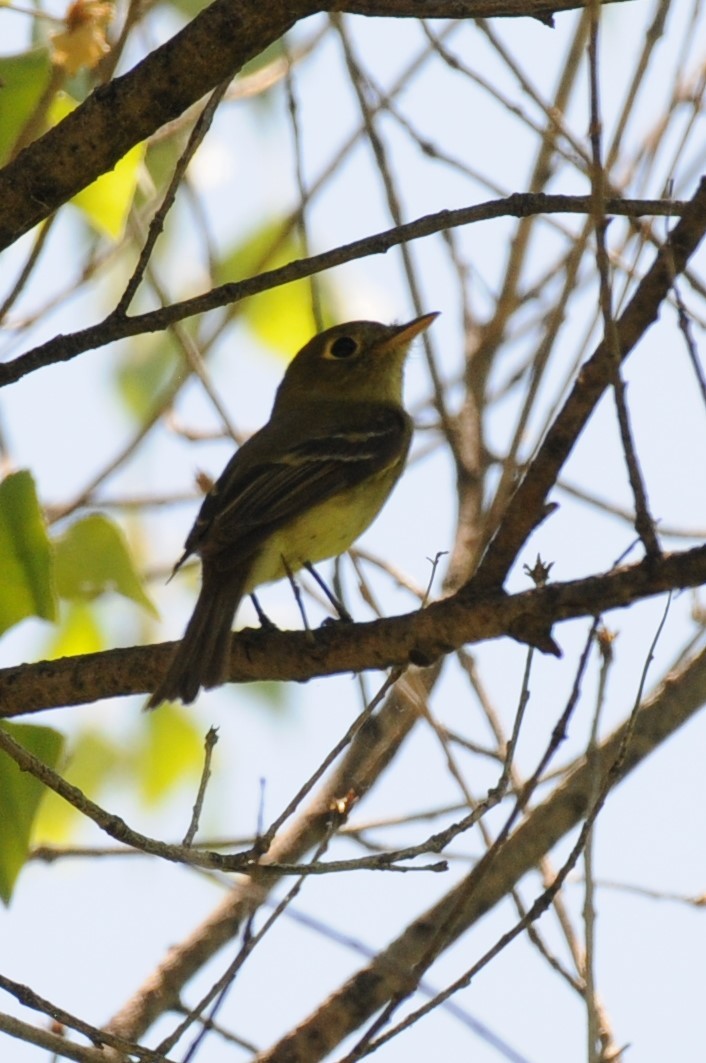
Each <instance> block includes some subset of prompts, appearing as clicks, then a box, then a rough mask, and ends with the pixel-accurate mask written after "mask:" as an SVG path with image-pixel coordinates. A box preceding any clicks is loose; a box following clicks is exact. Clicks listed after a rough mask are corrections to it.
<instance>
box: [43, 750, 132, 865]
mask: <svg viewBox="0 0 706 1063" xmlns="http://www.w3.org/2000/svg"><path fill="white" fill-rule="evenodd" d="M124 759H125V758H124V753H123V750H122V749H121V748H120V746H118V745H116V744H115V743H114V742H111V741H110V740H109V739H108V738H107V737H106V736H105V735H103V734H99V733H98V732H96V731H92V730H89V731H83V732H81V733H80V734H79V735H78V737H77V738H75V739H72V744H71V749H70V752H69V753H68V757H67V760H68V763H67V764H66V767H65V769H64V770H63V772H62V773H63V776H64V778H65V779H66V781H67V782H70V783H71V784H72V785H73V786H78V788H79V789H80V790H82V791H83V792H84V793H86V794H91V795H95V794H96V793H98V792H99V790H100V789H101V787H105V785H106V784H107V783H108V782H111V781H113V780H114V779H115V778H117V777H120V776H121V775H122V774H124V773H123V771H122V769H123V765H124ZM82 819H83V817H82V815H81V813H80V812H79V811H78V810H77V809H75V808H74V807H73V805H70V804H69V803H68V801H64V799H63V798H61V797H59V795H58V794H55V793H54V791H53V790H48V791H47V793H46V798H45V800H44V801H42V804H41V806H40V808H39V812H38V814H37V816H36V819H35V822H34V829H33V832H32V841H33V843H34V844H37V843H50V844H54V845H58V844H61V843H64V842H66V841H68V839H69V838H70V837H71V832H72V830H73V827H74V825H75V824H76V823H78V822H80V821H81V820H82Z"/></svg>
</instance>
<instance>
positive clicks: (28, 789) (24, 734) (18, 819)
mask: <svg viewBox="0 0 706 1063" xmlns="http://www.w3.org/2000/svg"><path fill="white" fill-rule="evenodd" d="M2 727H3V729H4V730H5V731H7V732H8V733H9V734H10V735H11V736H12V737H13V738H14V739H15V741H16V742H19V743H20V744H21V745H22V746H24V748H25V749H27V750H29V752H30V753H34V755H35V756H36V757H39V759H40V760H42V761H43V762H44V763H45V764H48V765H49V767H50V768H54V767H56V764H57V762H58V760H59V756H60V754H61V750H62V747H63V743H64V739H63V736H62V735H61V734H59V732H58V731H53V730H52V729H51V728H50V727H30V726H28V725H26V724H10V723H3V725H2ZM47 792H48V791H47V788H46V787H45V786H44V785H43V783H40V782H39V780H38V779H35V778H34V776H32V775H30V774H29V772H26V771H20V769H19V768H18V766H17V765H16V764H15V762H14V760H11V759H10V757H8V756H6V755H5V754H3V753H1V752H0V808H1V809H2V815H0V898H2V900H3V901H4V903H5V904H8V903H9V901H10V898H11V896H12V891H13V888H14V885H15V881H16V879H17V876H18V874H19V873H20V871H21V870H22V867H23V866H24V864H25V861H26V860H27V853H28V852H29V843H30V837H31V834H32V828H33V825H34V822H35V818H36V816H37V810H38V808H39V802H40V801H41V799H42V797H43V796H44V795H45V794H46V793H47Z"/></svg>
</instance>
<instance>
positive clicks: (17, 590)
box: [0, 471, 56, 633]
mask: <svg viewBox="0 0 706 1063" xmlns="http://www.w3.org/2000/svg"><path fill="white" fill-rule="evenodd" d="M52 576H53V572H52V553H51V543H50V542H49V539H48V538H47V532H46V527H45V525H44V517H43V516H42V512H41V510H40V508H39V502H38V500H37V492H36V490H35V486H34V480H33V479H32V476H31V474H30V473H29V472H26V471H23V472H16V473H13V474H12V475H11V476H8V477H6V478H5V479H4V480H3V481H2V483H0V633H2V632H3V631H7V629H8V628H10V627H12V626H13V624H17V623H19V621H20V620H24V618H25V617H27V616H39V617H41V618H42V619H43V620H54V619H56V596H55V592H54V586H53V581H52Z"/></svg>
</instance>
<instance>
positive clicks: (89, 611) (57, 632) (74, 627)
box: [42, 601, 106, 661]
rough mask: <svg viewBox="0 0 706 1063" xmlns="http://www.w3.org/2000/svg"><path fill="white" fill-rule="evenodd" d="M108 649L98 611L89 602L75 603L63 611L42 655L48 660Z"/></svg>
mask: <svg viewBox="0 0 706 1063" xmlns="http://www.w3.org/2000/svg"><path fill="white" fill-rule="evenodd" d="M105 648H106V639H105V635H104V633H103V631H102V629H101V627H100V625H99V623H98V619H97V617H96V610H95V609H94V608H93V607H92V606H91V605H90V604H88V603H87V602H80V601H75V602H71V604H70V605H69V606H65V607H64V608H63V609H62V610H61V614H60V617H59V623H58V625H57V626H56V628H55V629H54V630H53V634H52V637H51V639H49V641H48V644H47V646H46V648H45V650H44V653H43V654H42V656H43V657H45V658H46V659H47V660H50V661H51V660H55V659H56V658H57V657H76V656H77V655H78V654H80V653H98V652H99V650H104V649H105Z"/></svg>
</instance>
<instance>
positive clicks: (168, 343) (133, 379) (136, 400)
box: [116, 333, 174, 423]
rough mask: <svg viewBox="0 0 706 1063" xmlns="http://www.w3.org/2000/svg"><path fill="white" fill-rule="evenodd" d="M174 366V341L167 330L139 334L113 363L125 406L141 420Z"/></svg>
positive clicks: (151, 405)
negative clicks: (115, 363)
mask: <svg viewBox="0 0 706 1063" xmlns="http://www.w3.org/2000/svg"><path fill="white" fill-rule="evenodd" d="M173 367H174V343H173V340H172V339H171V337H170V336H169V335H168V334H167V333H162V334H161V335H152V336H140V337H139V339H138V341H137V342H135V341H133V342H132V343H131V344H130V345H129V347H128V348H127V350H125V352H124V353H123V354H122V356H121V358H120V361H119V362H118V365H117V370H116V378H117V384H118V392H119V394H120V397H121V398H122V400H123V402H124V404H125V406H126V408H127V410H128V411H129V413H131V414H132V415H133V416H134V417H135V419H136V420H137V421H138V422H139V423H141V422H142V421H143V420H144V419H145V417H146V416H147V414H148V413H150V411H151V410H152V408H153V406H154V401H155V396H156V395H159V394H160V392H161V391H162V388H163V387H164V385H165V384H166V382H167V380H168V379H169V377H170V375H171V372H172V370H173Z"/></svg>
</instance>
